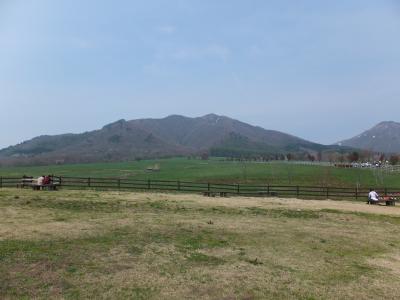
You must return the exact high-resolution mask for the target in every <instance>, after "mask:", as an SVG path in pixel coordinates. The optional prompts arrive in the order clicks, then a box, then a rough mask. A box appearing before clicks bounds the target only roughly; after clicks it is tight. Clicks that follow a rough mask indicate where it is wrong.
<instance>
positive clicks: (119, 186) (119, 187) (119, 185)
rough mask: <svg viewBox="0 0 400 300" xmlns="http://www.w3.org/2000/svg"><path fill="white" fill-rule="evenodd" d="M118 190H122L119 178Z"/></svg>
mask: <svg viewBox="0 0 400 300" xmlns="http://www.w3.org/2000/svg"><path fill="white" fill-rule="evenodd" d="M118 189H121V179H120V178H118Z"/></svg>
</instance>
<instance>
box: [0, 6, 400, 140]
mask: <svg viewBox="0 0 400 300" xmlns="http://www.w3.org/2000/svg"><path fill="white" fill-rule="evenodd" d="M399 37H400V0H335V1H320V0H304V1H295V0H290V1H289V0H147V1H136V0H117V1H111V0H85V1H82V0H79V1H78V0H0V128H1V131H0V148H3V147H6V146H9V145H13V144H17V143H19V142H22V141H24V140H28V139H30V138H33V137H35V136H38V135H43V134H60V133H67V132H68V133H69V132H72V133H79V132H84V131H89V130H94V129H98V128H101V127H102V126H103V125H105V124H108V123H111V122H114V121H116V120H119V119H126V120H131V119H138V118H160V117H166V116H168V115H171V114H180V115H185V116H190V117H197V116H202V115H205V114H208V113H216V114H221V115H225V116H229V117H232V118H235V119H239V120H241V121H244V122H247V123H250V124H252V125H257V126H261V127H263V128H266V129H274V130H279V131H283V132H286V133H290V134H293V135H296V136H299V137H301V138H304V139H308V140H311V141H314V142H318V143H324V144H330V143H334V142H337V141H339V140H343V139H346V138H350V137H352V136H355V135H357V134H359V133H361V132H362V131H364V130H366V129H369V128H370V127H372V126H374V125H376V124H377V123H379V122H381V121H400V116H399V109H400V84H399V83H400V38H399Z"/></svg>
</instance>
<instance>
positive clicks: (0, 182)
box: [0, 176, 3, 189]
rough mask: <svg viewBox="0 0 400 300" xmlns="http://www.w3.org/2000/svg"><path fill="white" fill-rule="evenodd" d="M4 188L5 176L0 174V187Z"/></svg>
mask: <svg viewBox="0 0 400 300" xmlns="http://www.w3.org/2000/svg"><path fill="white" fill-rule="evenodd" d="M1 188H3V176H0V189H1Z"/></svg>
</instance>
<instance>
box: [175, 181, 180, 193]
mask: <svg viewBox="0 0 400 300" xmlns="http://www.w3.org/2000/svg"><path fill="white" fill-rule="evenodd" d="M176 183H177V186H178V191H180V190H181V182H180V180H178V181H177V182H176Z"/></svg>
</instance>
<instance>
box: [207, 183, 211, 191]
mask: <svg viewBox="0 0 400 300" xmlns="http://www.w3.org/2000/svg"><path fill="white" fill-rule="evenodd" d="M207 191H210V183H209V182H208V183H207Z"/></svg>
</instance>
